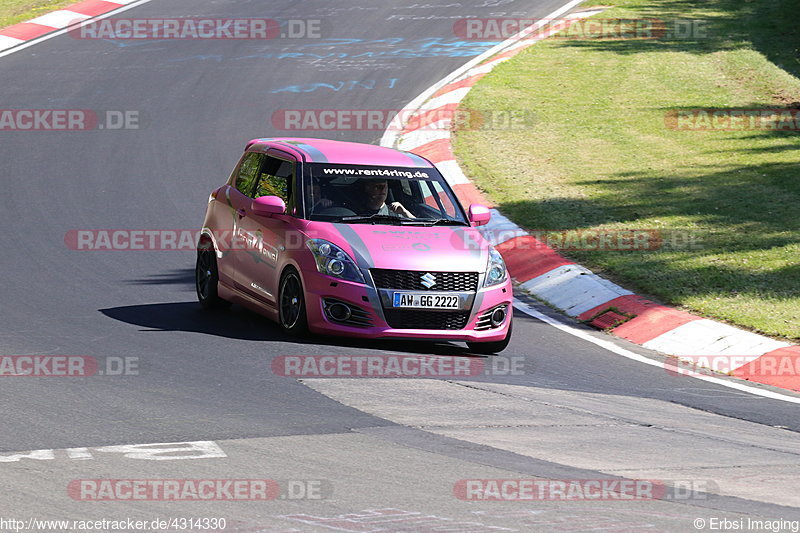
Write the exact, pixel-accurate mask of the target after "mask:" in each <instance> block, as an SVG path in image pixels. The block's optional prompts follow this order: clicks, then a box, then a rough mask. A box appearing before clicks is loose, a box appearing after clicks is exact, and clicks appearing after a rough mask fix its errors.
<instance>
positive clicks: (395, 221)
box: [338, 213, 417, 225]
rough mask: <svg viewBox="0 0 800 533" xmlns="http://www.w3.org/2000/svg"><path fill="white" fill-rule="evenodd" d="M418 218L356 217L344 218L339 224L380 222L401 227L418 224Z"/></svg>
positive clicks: (376, 215)
mask: <svg viewBox="0 0 800 533" xmlns="http://www.w3.org/2000/svg"><path fill="white" fill-rule="evenodd" d="M416 220H417V219H416V218H402V217H399V216H392V215H379V214H377V213H376V214H374V215H363V216H362V215H355V216H349V217H342V218H340V219H339V220H338V222H372V223H373V224H377V223H378V222H389V223H392V224H400V225H408V224H413V223H414V222H416Z"/></svg>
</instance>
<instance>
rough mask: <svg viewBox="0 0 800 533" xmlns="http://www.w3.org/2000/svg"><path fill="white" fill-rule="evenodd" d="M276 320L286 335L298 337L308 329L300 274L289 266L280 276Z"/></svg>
mask: <svg viewBox="0 0 800 533" xmlns="http://www.w3.org/2000/svg"><path fill="white" fill-rule="evenodd" d="M278 302H279V303H278V320H279V322H280V325H281V328H283V331H284V332H285V333H286V334H287V335H291V336H292V337H299V336H301V335H304V334H305V333H306V332H307V331H308V318H307V317H306V303H305V298H304V296H303V284H302V283H301V282H300V274H298V273H297V271H296V270H295V269H294V268H292V267H289V268H287V269H286V270H285V271H284V273H283V275H282V276H281V283H280V293H279V296H278Z"/></svg>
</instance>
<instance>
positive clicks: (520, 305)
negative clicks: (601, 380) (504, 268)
mask: <svg viewBox="0 0 800 533" xmlns="http://www.w3.org/2000/svg"><path fill="white" fill-rule="evenodd" d="M514 308H516V309H518V310H520V311H522V312H523V313H525V314H526V315H529V316H532V317H533V318H536V319H538V320H541V321H542V322H544V323H545V324H547V325H549V326H553V327H554V328H556V329H559V330H561V331H563V332H564V333H568V334H570V335H573V336H575V337H578V338H580V339H583V340H585V341H587V342H591V343H592V344H594V345H596V346H599V347H601V348H603V349H605V350H608V351H609V352H613V353H615V354H617V355H621V356H622V357H626V358H628V359H631V360H633V361H637V362H639V363H644V364H646V365H650V366H655V367H658V368H665V366H664V363H660V362H658V361H655V360H653V359H650V358H648V357H645V356H643V355H639V354H638V353H636V352H632V351H630V350H626V349H625V348H621V347H619V346H617V345H616V344H614V343H613V342H609V341H607V340H603V339H599V338H597V337H595V336H594V335H590V334H589V333H587V332H585V331H582V330H580V329H578V328H576V327H574V326H572V325H570V324H567V323H565V322H562V321H560V320H558V319H555V318H552V317H549V316H547V315H545V314H544V313H541V312H539V311H537V310H536V309H534V308H533V307H531V306H530V305H528V304H526V303H525V302H522V301H520V300H517V299H516V298H515V299H514ZM685 377H690V378H694V379H699V380H701V381H706V382H708V383H713V384H715V385H721V386H723V387H728V388H730V389H736V390H738V391H742V392H747V393H749V394H754V395H756V396H763V397H764V398H769V399H770V400H779V401H782V402H789V403H797V404H800V398H798V397H796V396H787V395H785V394H780V393H777V392H774V391H771V390H766V389H761V388H756V387H752V386H750V385H745V384H744V383H738V382H735V381H729V380H726V379H719V378H715V377H712V376H702V375H691V376H685Z"/></svg>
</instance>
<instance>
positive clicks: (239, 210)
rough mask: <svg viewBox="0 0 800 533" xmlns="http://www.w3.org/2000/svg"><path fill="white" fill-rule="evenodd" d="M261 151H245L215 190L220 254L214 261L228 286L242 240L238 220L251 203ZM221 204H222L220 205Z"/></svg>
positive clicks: (218, 249)
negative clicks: (224, 180)
mask: <svg viewBox="0 0 800 533" xmlns="http://www.w3.org/2000/svg"><path fill="white" fill-rule="evenodd" d="M264 157H265V155H264V154H261V153H256V152H246V153H245V154H244V155H243V156H242V158H241V159H240V160H239V163H238V164H237V166H236V169H235V170H234V171H233V174H232V175H231V179H230V181H229V182H228V184H227V185H226V186H225V187H224V188H223V189H222V190H220V191H219V192H218V193H217V197H216V201H217V202H219V205H220V209H224V211H225V212H223V211H222V210H221V211H220V213H219V215H218V216H217V217H216V220H217V224H216V229H215V237H216V240H217V251H218V252H219V253H220V254H221V257H220V258H219V259H218V261H217V265H218V269H219V279H220V281H221V282H222V283H224V284H225V285H228V286H229V287H233V286H235V281H234V278H235V272H236V255H237V253H239V252H241V251H242V248H243V243H240V242H238V233H239V226H240V220H241V219H242V217H243V216H244V215H245V214H246V212H247V209H249V207H250V202H252V196H253V192H254V191H255V186H256V180H257V179H258V175H259V171H260V169H261V165H262V163H263V161H264ZM222 206H224V207H222Z"/></svg>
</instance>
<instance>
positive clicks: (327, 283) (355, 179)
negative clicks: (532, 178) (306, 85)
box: [196, 138, 512, 354]
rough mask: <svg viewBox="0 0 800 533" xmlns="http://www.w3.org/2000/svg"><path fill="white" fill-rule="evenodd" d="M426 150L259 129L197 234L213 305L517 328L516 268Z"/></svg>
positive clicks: (503, 342)
mask: <svg viewBox="0 0 800 533" xmlns="http://www.w3.org/2000/svg"><path fill="white" fill-rule="evenodd" d="M489 217H490V213H489V210H488V209H487V208H486V207H484V206H481V205H472V206H470V208H469V210H468V211H467V212H464V209H463V208H462V206H461V205H460V204H459V202H458V200H457V199H456V196H455V194H454V193H453V191H452V189H451V188H450V186H449V185H448V184H447V182H446V181H445V180H444V178H443V177H442V175H441V174H440V173H439V172H438V171H437V170H436V168H435V167H434V166H433V165H432V164H431V163H430V162H429V161H428V160H426V159H425V158H423V157H420V156H418V155H415V154H412V153H408V152H401V151H398V150H392V149H389V148H382V147H378V146H373V145H367V144H358V143H349V142H340V141H331V140H322V139H292V138H276V139H256V140H253V141H250V143H248V145H247V147H246V149H245V153H244V155H243V156H242V158H241V160H240V161H239V164H238V165H237V166H236V169H235V170H234V171H233V173H232V174H231V177H230V179H229V180H228V182H227V183H226V184H225V185H223V186H222V187H220V188H218V189H216V190H215V191H213V192H212V193H211V196H210V197H209V200H208V210H207V212H206V217H205V221H204V223H203V231H202V234H201V237H200V241H199V243H198V252H197V268H196V281H197V283H196V285H197V296H198V298H199V300H200V303H201V304H202V306H203V307H204V308H212V307H219V306H222V305H226V304H229V303H238V304H240V305H243V306H245V307H247V308H250V309H252V310H254V311H256V312H258V313H261V314H263V315H266V316H267V317H269V318H271V319H273V320H275V321H276V322H277V323H278V324H280V326H281V327H282V328H283V330H284V331H285V332H286V333H288V334H290V335H301V334H303V333H305V332H306V331H308V330H310V331H311V332H313V333H318V334H323V335H325V334H329V335H347V336H351V337H362V338H405V339H423V340H432V341H435V340H443V341H465V342H466V343H467V344H468V345H469V348H470V349H471V350H472V351H474V352H478V353H487V354H489V353H496V352H499V351H501V350H503V349H504V348H505V347H506V346H507V345H508V342H509V340H510V338H511V315H512V307H511V304H512V291H511V281H510V279H509V276H508V274H507V272H506V266H505V263H504V262H503V258H502V257H501V256H500V254H499V253H498V252H497V251H495V250H494V248H492V246H490V245H489V244H488V243H487V242H486V241H485V240H484V239H483V237H482V236H481V234H480V232H479V231H478V230H477V229H476V228H475V227H474V226H480V225H482V224H486V223H487V222H488V221H489Z"/></svg>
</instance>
